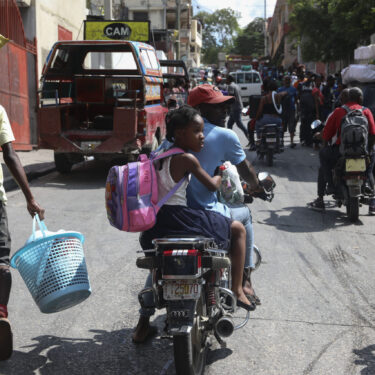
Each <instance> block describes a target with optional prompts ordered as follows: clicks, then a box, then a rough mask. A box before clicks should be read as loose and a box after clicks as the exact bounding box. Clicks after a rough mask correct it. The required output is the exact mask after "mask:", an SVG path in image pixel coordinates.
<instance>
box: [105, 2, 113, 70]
mask: <svg viewBox="0 0 375 375" xmlns="http://www.w3.org/2000/svg"><path fill="white" fill-rule="evenodd" d="M104 18H105V20H107V21H111V20H112V0H104ZM104 64H105V67H106V69H112V56H111V54H109V53H106V54H105V60H104Z"/></svg>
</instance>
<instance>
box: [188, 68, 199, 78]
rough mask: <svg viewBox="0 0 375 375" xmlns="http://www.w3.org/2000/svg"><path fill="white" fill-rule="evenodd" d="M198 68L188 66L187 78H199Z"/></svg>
mask: <svg viewBox="0 0 375 375" xmlns="http://www.w3.org/2000/svg"><path fill="white" fill-rule="evenodd" d="M199 70H200V69H199V68H190V69H189V78H190V79H193V78H199V77H200V74H199Z"/></svg>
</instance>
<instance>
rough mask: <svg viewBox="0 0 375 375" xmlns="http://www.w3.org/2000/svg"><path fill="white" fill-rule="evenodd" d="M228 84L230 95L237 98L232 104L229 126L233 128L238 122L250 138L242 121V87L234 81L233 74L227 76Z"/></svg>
mask: <svg viewBox="0 0 375 375" xmlns="http://www.w3.org/2000/svg"><path fill="white" fill-rule="evenodd" d="M227 84H228V95H229V96H233V97H234V98H235V100H234V103H233V104H232V106H231V109H230V112H229V119H228V122H227V128H228V129H232V128H233V125H234V124H237V126H238V127H239V128H240V129H241V130H242V131H243V133H244V134H245V136H246V138H248V137H249V133H248V132H247V129H246V127H245V126H244V124H243V123H242V119H241V115H242V108H243V104H242V99H241V94H240V88H239V87H238V85H237V84H236V83H235V82H234V78H233V77H232V76H231V75H229V76H228V77H227Z"/></svg>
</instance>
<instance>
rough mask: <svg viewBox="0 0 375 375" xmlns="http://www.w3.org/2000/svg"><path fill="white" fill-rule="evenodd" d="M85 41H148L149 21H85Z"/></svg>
mask: <svg viewBox="0 0 375 375" xmlns="http://www.w3.org/2000/svg"><path fill="white" fill-rule="evenodd" d="M84 39H85V40H133V41H137V42H148V41H149V40H150V22H149V21H85V37H84Z"/></svg>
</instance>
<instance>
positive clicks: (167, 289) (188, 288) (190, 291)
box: [163, 280, 201, 301]
mask: <svg viewBox="0 0 375 375" xmlns="http://www.w3.org/2000/svg"><path fill="white" fill-rule="evenodd" d="M200 294H201V285H200V284H198V283H197V282H195V280H176V281H174V280H173V281H172V280H168V281H165V283H164V285H163V295H164V299H165V300H172V301H173V300H180V299H198V298H199V296H200Z"/></svg>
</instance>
